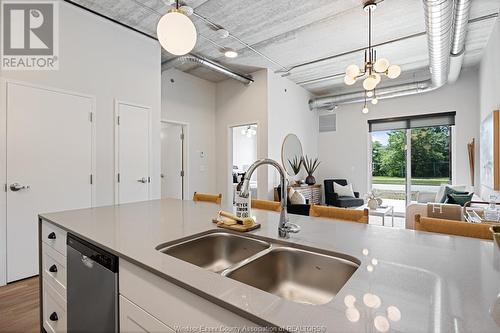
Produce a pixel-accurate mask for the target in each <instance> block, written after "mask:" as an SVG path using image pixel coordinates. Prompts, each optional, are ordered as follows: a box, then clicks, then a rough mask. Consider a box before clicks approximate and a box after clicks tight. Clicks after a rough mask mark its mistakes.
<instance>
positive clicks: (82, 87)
mask: <svg viewBox="0 0 500 333" xmlns="http://www.w3.org/2000/svg"><path fill="white" fill-rule="evenodd" d="M59 34H60V36H59V48H60V54H59V60H60V63H59V70H58V71H0V77H1V78H2V79H7V80H17V81H24V82H27V83H31V84H35V85H42V86H47V87H51V88H57V89H62V90H69V91H74V92H79V93H82V94H87V95H92V96H94V97H95V99H96V110H95V122H96V147H97V149H96V150H97V151H96V175H95V186H96V204H97V205H109V204H113V203H114V180H115V175H114V153H113V151H114V99H119V100H123V101H127V102H131V103H136V104H140V105H146V106H150V107H151V108H152V124H153V128H152V130H153V141H152V152H153V154H152V158H151V165H152V175H151V177H152V184H151V185H152V187H151V194H152V197H153V198H159V197H160V136H159V123H160V71H161V69H160V66H161V60H160V46H159V44H158V42H157V41H154V40H152V39H150V38H147V37H145V36H143V35H140V34H138V33H136V32H133V31H131V30H129V29H127V28H124V27H122V26H120V25H117V24H115V23H112V22H111V21H109V20H106V19H103V18H101V17H98V16H96V15H94V14H91V13H89V12H87V11H85V10H82V9H80V8H77V7H75V6H73V5H71V4H68V3H65V2H60V11H59ZM55 121H57V119H55ZM61 125H63V124H61ZM20 130H28V129H20ZM2 131H4V128H3V127H2ZM155 133H156V134H155ZM0 135H2V136H5V132H3V133H0ZM3 175H5V173H3ZM4 199H5V197H4ZM2 202H3V203H4V202H5V200H2ZM2 208H3V209H2ZM2 211H3V212H5V207H2V206H0V214H1V215H2V216H5V214H4V213H2ZM0 230H1V231H0V244H5V234H4V231H5V220H2V219H0ZM4 250H5V247H2V248H1V249H0V284H1V283H2V275H4V273H5V272H3V268H4V267H5V262H4V253H2V252H4Z"/></svg>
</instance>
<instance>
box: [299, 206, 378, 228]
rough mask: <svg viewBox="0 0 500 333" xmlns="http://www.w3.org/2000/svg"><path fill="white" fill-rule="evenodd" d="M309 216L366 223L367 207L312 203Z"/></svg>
mask: <svg viewBox="0 0 500 333" xmlns="http://www.w3.org/2000/svg"><path fill="white" fill-rule="evenodd" d="M309 216H313V217H326V218H329V219H334V220H339V221H348V222H357V223H364V224H368V219H369V217H368V209H366V208H365V209H363V210H359V209H348V208H338V207H331V206H319V205H312V206H311V209H310V210H309Z"/></svg>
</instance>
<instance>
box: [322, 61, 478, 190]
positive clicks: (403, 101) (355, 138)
mask: <svg viewBox="0 0 500 333" xmlns="http://www.w3.org/2000/svg"><path fill="white" fill-rule="evenodd" d="M477 86H478V75H477V71H476V70H474V69H471V70H465V71H463V72H462V75H461V76H460V79H459V80H458V81H457V82H456V83H455V84H453V85H447V86H445V87H443V88H441V89H439V90H436V91H433V92H430V93H427V94H419V95H413V96H406V97H399V98H394V99H387V100H381V101H380V103H379V104H378V105H376V106H373V105H370V113H369V114H368V115H364V114H362V113H361V108H362V105H361V104H352V105H343V106H340V107H339V109H338V110H337V111H336V113H337V132H328V133H320V134H319V144H318V149H319V157H320V160H321V161H322V165H321V166H320V167H319V174H320V177H319V178H320V179H321V181H322V180H323V179H328V178H346V179H348V180H349V181H350V182H352V183H353V186H354V189H355V191H359V192H361V194H362V195H363V194H364V193H366V192H367V191H368V190H369V189H368V183H369V175H368V156H369V151H368V149H369V148H368V146H369V138H368V123H367V121H368V120H369V119H380V118H390V117H401V116H405V115H408V116H410V115H419V114H427V113H438V112H447V111H456V113H457V115H456V126H455V130H454V132H453V134H454V135H453V141H454V142H453V143H454V144H453V151H452V164H453V170H452V177H453V182H454V183H456V184H470V176H469V167H468V165H469V162H468V155H467V143H468V142H470V140H471V139H472V138H476V142H477V141H478V138H479V130H478V126H479V125H478V123H479V101H478V92H479V91H478V87H477ZM477 154H478V152H476V155H477ZM476 171H477V169H476ZM477 177H478V172H476V184H477Z"/></svg>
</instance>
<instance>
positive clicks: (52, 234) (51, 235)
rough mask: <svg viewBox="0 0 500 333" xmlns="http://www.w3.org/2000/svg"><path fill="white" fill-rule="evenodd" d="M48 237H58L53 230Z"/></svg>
mask: <svg viewBox="0 0 500 333" xmlns="http://www.w3.org/2000/svg"><path fill="white" fill-rule="evenodd" d="M47 238H48V239H56V233H55V232H51V233H50V234H49V235H48V236H47Z"/></svg>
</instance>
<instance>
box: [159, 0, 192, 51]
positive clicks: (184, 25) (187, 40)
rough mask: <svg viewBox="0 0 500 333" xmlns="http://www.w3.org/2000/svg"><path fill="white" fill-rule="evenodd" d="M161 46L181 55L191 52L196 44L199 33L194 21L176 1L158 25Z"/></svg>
mask: <svg viewBox="0 0 500 333" xmlns="http://www.w3.org/2000/svg"><path fill="white" fill-rule="evenodd" d="M156 34H157V36H158V41H159V42H160V44H161V46H162V47H163V48H164V49H165V50H166V51H167V52H168V53H170V54H173V55H177V56H181V55H185V54H188V53H189V52H191V51H192V50H193V48H194V46H195V45H196V40H197V37H198V33H197V32H196V27H195V26H194V24H193V22H192V21H191V20H190V19H189V17H188V16H187V15H186V11H185V10H184V9H183V8H179V1H178V0H177V1H176V4H175V8H173V9H171V10H170V11H169V12H168V13H167V14H165V15H164V16H163V17H162V18H161V19H160V21H159V22H158V25H157V27H156Z"/></svg>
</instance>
